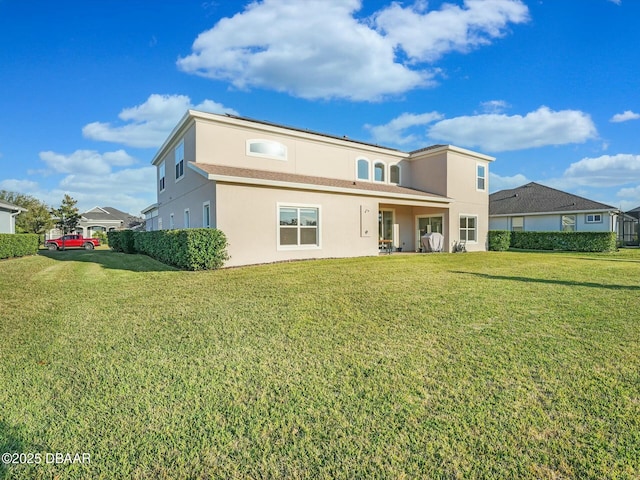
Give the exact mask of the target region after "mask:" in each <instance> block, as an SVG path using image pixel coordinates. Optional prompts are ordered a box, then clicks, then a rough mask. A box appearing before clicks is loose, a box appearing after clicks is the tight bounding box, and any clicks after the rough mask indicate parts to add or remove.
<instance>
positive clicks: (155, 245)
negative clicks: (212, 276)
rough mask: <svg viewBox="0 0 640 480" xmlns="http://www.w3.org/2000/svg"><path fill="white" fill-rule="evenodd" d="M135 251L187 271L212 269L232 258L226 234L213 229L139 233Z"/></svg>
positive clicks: (136, 236) (136, 233)
mask: <svg viewBox="0 0 640 480" xmlns="http://www.w3.org/2000/svg"><path fill="white" fill-rule="evenodd" d="M133 248H134V250H135V251H136V252H138V253H143V254H145V255H148V256H150V257H152V258H155V259H156V260H158V261H160V262H162V263H166V264H167V265H173V266H175V267H178V268H182V269H184V270H212V269H216V268H220V267H222V265H224V262H225V261H226V260H227V259H228V258H229V256H228V255H227V238H226V236H225V235H224V233H223V232H222V231H220V230H217V229H211V228H189V229H185V230H158V231H154V232H135V234H134V247H133Z"/></svg>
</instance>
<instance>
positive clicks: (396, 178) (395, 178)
mask: <svg viewBox="0 0 640 480" xmlns="http://www.w3.org/2000/svg"><path fill="white" fill-rule="evenodd" d="M389 182H390V183H395V184H398V183H400V167H399V166H398V165H391V166H390V167H389Z"/></svg>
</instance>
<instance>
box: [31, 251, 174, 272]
mask: <svg viewBox="0 0 640 480" xmlns="http://www.w3.org/2000/svg"><path fill="white" fill-rule="evenodd" d="M38 255H41V256H43V257H47V258H51V259H53V260H57V261H59V262H87V263H96V264H98V265H101V266H102V267H103V268H108V269H110V270H129V271H132V272H179V271H180V270H178V269H177V268H175V267H171V266H169V265H165V264H164V263H162V262H159V261H157V260H154V259H153V258H151V257H147V256H146V255H140V254H127V253H116V252H113V251H111V250H64V251H61V250H56V251H49V250H40V251H39V252H38Z"/></svg>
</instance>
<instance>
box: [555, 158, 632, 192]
mask: <svg viewBox="0 0 640 480" xmlns="http://www.w3.org/2000/svg"><path fill="white" fill-rule="evenodd" d="M564 178H565V179H570V180H571V181H572V182H574V183H575V184H578V185H588V186H593V187H610V186H616V185H625V184H628V183H630V182H640V155H633V154H624V153H620V154H617V155H602V156H600V157H597V158H583V159H582V160H580V161H578V162H575V163H572V164H571V165H570V166H569V168H567V169H566V170H565V172H564Z"/></svg>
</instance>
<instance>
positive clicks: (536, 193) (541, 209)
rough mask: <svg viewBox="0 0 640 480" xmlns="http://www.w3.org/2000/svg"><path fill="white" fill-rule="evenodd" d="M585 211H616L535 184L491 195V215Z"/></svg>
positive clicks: (585, 199) (576, 196)
mask: <svg viewBox="0 0 640 480" xmlns="http://www.w3.org/2000/svg"><path fill="white" fill-rule="evenodd" d="M585 210H594V211H597V210H615V207H612V206H611V205H605V204H604V203H600V202H594V201H593V200H589V199H587V198H583V197H579V196H578V195H573V194H571V193H567V192H563V191H561V190H556V189H555V188H550V187H545V186H544V185H540V184H539V183H535V182H531V183H527V184H526V185H523V186H521V187H518V188H512V189H509V190H500V191H499V192H495V193H492V194H491V195H489V215H512V214H521V213H546V212H575V211H585Z"/></svg>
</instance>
